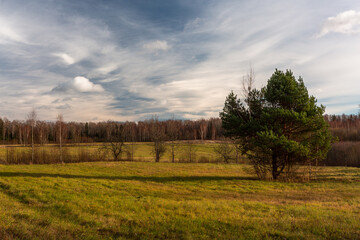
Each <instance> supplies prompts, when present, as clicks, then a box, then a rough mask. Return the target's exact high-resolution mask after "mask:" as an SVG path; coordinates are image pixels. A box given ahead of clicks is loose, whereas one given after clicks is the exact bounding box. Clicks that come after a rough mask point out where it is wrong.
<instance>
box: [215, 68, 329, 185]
mask: <svg viewBox="0 0 360 240" xmlns="http://www.w3.org/2000/svg"><path fill="white" fill-rule="evenodd" d="M316 102H317V101H316V99H315V97H313V96H309V94H308V91H307V89H306V87H305V85H304V82H303V80H302V78H301V77H299V79H298V80H296V78H295V77H294V75H293V73H292V72H291V71H289V70H287V71H286V72H285V73H284V72H282V71H279V70H275V72H274V73H273V75H272V76H271V78H270V79H269V80H268V83H267V86H266V87H264V88H262V89H261V90H256V89H249V93H248V94H247V97H246V99H245V100H244V101H241V100H240V99H238V98H237V95H235V94H234V93H233V92H231V93H230V94H229V95H228V97H227V98H226V101H225V106H224V109H223V111H222V112H221V113H220V117H221V119H222V124H223V128H224V129H225V134H226V135H227V136H229V137H233V138H236V139H237V141H238V143H239V146H240V148H241V150H242V153H243V154H245V155H247V156H248V158H249V159H250V160H251V161H252V163H253V165H254V167H255V171H256V172H257V174H258V176H259V177H260V178H265V177H266V175H267V174H268V173H270V174H271V176H272V178H273V179H277V178H278V177H279V176H280V175H281V174H282V173H283V172H285V171H287V172H290V171H291V170H292V168H293V166H294V165H298V164H312V163H313V162H314V161H316V162H317V161H318V160H321V159H323V158H325V157H326V154H327V151H328V150H329V148H330V145H331V141H332V137H331V135H330V133H329V131H328V124H327V123H326V121H325V120H324V118H323V113H324V111H325V107H324V106H322V105H320V106H317V105H316Z"/></svg>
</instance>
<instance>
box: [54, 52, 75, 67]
mask: <svg viewBox="0 0 360 240" xmlns="http://www.w3.org/2000/svg"><path fill="white" fill-rule="evenodd" d="M53 55H54V56H56V57H59V58H61V59H62V60H63V62H64V63H65V64H67V65H71V64H73V63H75V60H74V58H72V57H71V56H70V55H69V54H66V53H61V52H59V53H54V54H53Z"/></svg>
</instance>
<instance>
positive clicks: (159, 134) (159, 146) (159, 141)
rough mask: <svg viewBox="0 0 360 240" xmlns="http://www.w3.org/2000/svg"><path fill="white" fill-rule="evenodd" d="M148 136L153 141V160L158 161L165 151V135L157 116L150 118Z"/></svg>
mask: <svg viewBox="0 0 360 240" xmlns="http://www.w3.org/2000/svg"><path fill="white" fill-rule="evenodd" d="M150 138H151V140H152V141H153V143H154V148H153V151H152V153H153V154H154V156H155V162H160V158H161V157H162V156H163V155H164V153H165V152H166V145H165V138H166V135H165V131H164V128H162V126H161V122H160V121H159V120H158V119H157V117H154V118H152V119H151V120H150Z"/></svg>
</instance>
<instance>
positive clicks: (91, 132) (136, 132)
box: [0, 110, 223, 146]
mask: <svg viewBox="0 0 360 240" xmlns="http://www.w3.org/2000/svg"><path fill="white" fill-rule="evenodd" d="M120 128H121V131H120V130H119V129H120ZM116 129H118V130H116ZM154 129H156V130H154ZM154 131H155V132H160V133H161V138H162V139H163V138H164V139H165V140H169V141H171V140H202V141H203V140H218V139H220V138H222V137H223V130H222V127H221V120H220V119H219V118H210V119H207V120H205V119H201V120H197V121H191V120H175V119H170V120H166V121H159V120H157V119H156V120H155V119H149V120H145V121H139V122H115V121H106V122H85V123H82V122H65V121H64V120H63V119H62V117H61V119H60V120H59V119H58V120H57V121H56V122H49V121H41V120H39V119H38V118H37V114H36V112H35V111H34V110H33V111H31V112H30V113H29V115H28V117H27V119H26V120H25V121H19V120H13V121H10V120H8V119H7V118H6V117H3V118H0V142H1V143H3V144H20V145H24V146H28V145H30V144H31V143H36V144H40V145H43V144H48V143H58V142H59V141H60V140H61V139H62V140H63V143H84V142H106V141H109V140H112V139H116V138H118V137H119V136H118V135H119V134H120V132H121V138H122V139H123V140H124V141H125V142H151V141H153V140H154V139H153V138H154ZM155 135H156V134H155Z"/></svg>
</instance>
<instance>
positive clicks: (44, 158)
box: [0, 141, 244, 164]
mask: <svg viewBox="0 0 360 240" xmlns="http://www.w3.org/2000/svg"><path fill="white" fill-rule="evenodd" d="M106 144H107V143H91V144H64V146H63V148H62V154H63V160H64V162H65V163H73V162H93V161H99V160H103V161H105V160H106V161H112V160H114V159H113V155H112V153H111V151H108V150H106V149H104V145H106ZM217 144H218V143H216V142H212V141H205V142H201V141H179V142H177V143H176V146H175V161H176V162H188V161H189V160H188V159H189V151H191V154H192V156H193V162H205V163H209V162H219V161H221V157H219V156H218V155H217V154H216V153H215V151H214V147H215V146H216V145H217ZM125 146H126V148H125V150H124V152H123V154H122V155H121V158H120V157H119V159H118V160H131V156H130V155H129V153H128V152H129V151H130V149H131V148H132V149H133V153H134V154H133V159H132V161H141V162H144V161H145V162H146V161H154V154H153V148H154V147H153V143H151V142H137V143H133V144H131V143H126V144H125ZM34 149H35V162H34V163H57V162H59V158H60V155H59V154H60V152H59V145H56V144H46V145H43V146H40V145H35V148H34ZM30 160H31V147H30V146H26V147H24V146H20V145H8V146H3V147H1V148H0V163H4V164H21V163H29V162H30ZM161 161H162V162H171V151H170V146H169V143H168V144H167V151H166V152H165V153H164V155H163V156H162V157H161ZM242 161H243V162H244V159H242Z"/></svg>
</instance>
